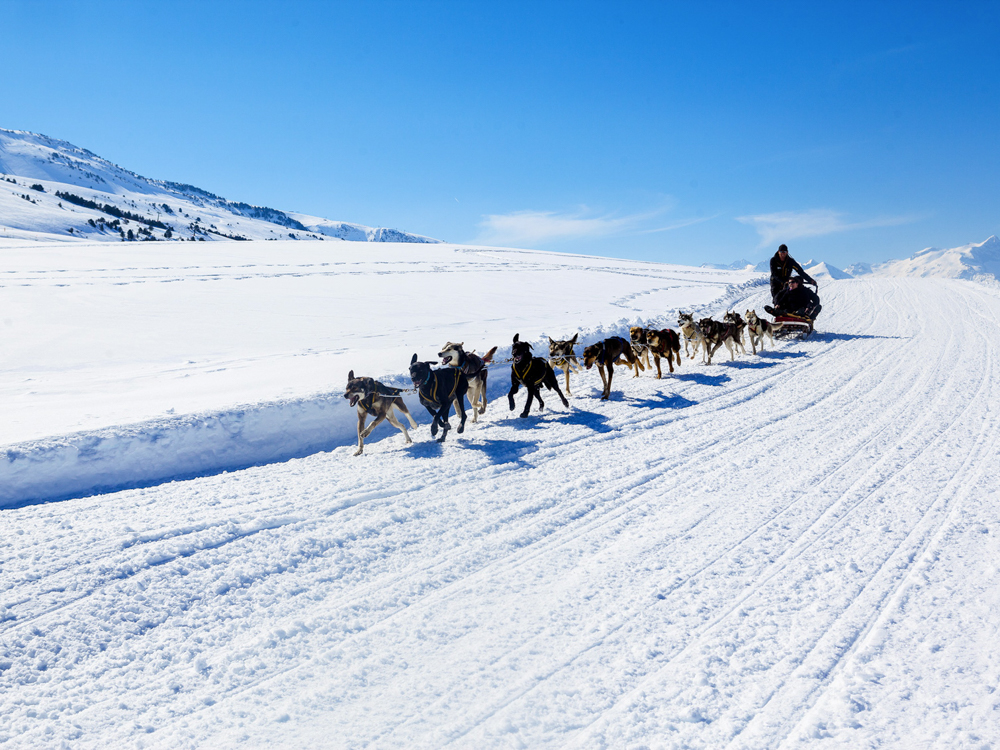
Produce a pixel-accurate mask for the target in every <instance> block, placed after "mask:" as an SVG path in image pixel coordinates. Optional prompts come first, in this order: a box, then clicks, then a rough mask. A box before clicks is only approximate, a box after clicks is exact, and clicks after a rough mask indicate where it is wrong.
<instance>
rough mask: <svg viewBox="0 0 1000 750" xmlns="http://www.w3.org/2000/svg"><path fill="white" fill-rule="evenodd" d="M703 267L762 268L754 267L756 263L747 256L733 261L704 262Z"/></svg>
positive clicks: (739, 269) (726, 269)
mask: <svg viewBox="0 0 1000 750" xmlns="http://www.w3.org/2000/svg"><path fill="white" fill-rule="evenodd" d="M701 268H710V269H712V270H713V271H747V270H760V269H756V268H754V264H753V263H751V262H750V261H748V260H747V259H746V258H740V259H739V260H736V261H733V262H732V263H702V264H701Z"/></svg>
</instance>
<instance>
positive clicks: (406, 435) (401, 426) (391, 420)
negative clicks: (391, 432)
mask: <svg viewBox="0 0 1000 750" xmlns="http://www.w3.org/2000/svg"><path fill="white" fill-rule="evenodd" d="M393 412H394V407H393V406H390V407H389V412H388V413H387V414H386V415H385V418H386V419H388V420H389V424H391V425H392V426H393V427H395V428H397V429H399V430H402V432H403V437H404V438H405V439H406V443H407V445H409V444H410V443H412V442H413V441H412V440H410V433H408V432H407V431H406V425H405V424H403V423H402V422H400V421H399V420H398V419H396V415H395V414H394V413H393Z"/></svg>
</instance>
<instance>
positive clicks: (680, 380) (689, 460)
mask: <svg viewBox="0 0 1000 750" xmlns="http://www.w3.org/2000/svg"><path fill="white" fill-rule="evenodd" d="M763 302H764V299H763V296H762V294H761V293H760V292H758V293H756V294H755V295H753V296H751V297H750V299H748V300H747V301H746V307H750V306H754V307H756V308H757V309H761V308H762V306H763ZM823 303H824V315H823V317H822V318H821V320H820V321H819V323H820V325H819V326H818V330H817V333H816V334H814V336H813V337H811V338H810V339H809V340H808V341H805V342H791V343H785V344H779V346H778V348H777V349H776V350H775V349H771V348H768V349H767V350H766V351H765V352H764V354H763V355H762V356H759V357H753V356H747V357H741V358H739V359H737V360H736V361H735V362H732V363H731V362H728V361H726V359H725V357H723V356H721V355H719V356H717V358H716V362H717V364H716V365H713V366H712V367H703V366H700V365H693V364H692V363H691V362H690V361H689V360H685V361H684V364H683V366H682V367H681V369H680V370H679V372H678V373H677V374H676V375H674V376H672V377H669V376H668V377H666V378H664V380H662V381H656V380H654V379H652V378H650V377H649V376H648V374H646V375H645V376H644V377H642V378H640V379H637V380H636V379H632V378H631V377H629V376H628V375H627V374H626V370H625V369H624V368H620V369H619V371H618V377H617V378H616V380H615V387H614V391H615V395H614V396H613V399H612V400H611V401H610V402H606V403H602V402H600V401H598V395H599V390H600V381H599V379H598V378H597V376H596V374H594V373H588V374H586V375H584V376H582V377H579V376H574V377H573V380H572V389H573V394H574V397H573V398H572V399H571V402H570V403H571V408H570V409H569V410H565V409H562V408H561V406H560V405H559V404H558V399H557V398H555V397H554V395H553V397H552V398H551V399H550V398H547V399H546V402H547V404H548V406H549V408H548V409H547V410H546V411H545V412H544V413H542V414H541V415H539V416H535V415H534V414H533V415H532V416H531V417H530V418H528V419H524V420H520V419H516V418H514V417H512V416H510V413H509V412H508V411H507V408H506V403H504V402H503V401H502V400H497V401H494V402H493V403H492V404H491V406H490V408H489V410H488V411H487V414H486V415H485V417H484V418H483V419H482V420H481V421H480V423H479V424H478V425H471V424H470V425H469V426H468V429H467V431H466V433H465V434H464V435H462V436H457V435H455V434H454V432H453V433H452V435H451V436H450V437H449V440H448V442H447V443H446V444H444V445H439V444H437V443H433V442H430V441H429V435H428V434H427V426H426V423H427V419H426V415H424V414H418V419H420V421H421V423H422V426H421V428H420V429H419V430H418V431H417V432H416V433H415V435H414V438H415V440H416V441H417V442H416V443H415V444H414V445H413V446H410V447H404V446H403V445H402V442H401V438H400V437H398V433H397V432H396V431H395V430H394V429H393V428H389V427H387V426H383V427H380V428H379V431H378V432H376V433H375V435H374V436H373V437H375V438H376V441H375V442H368V443H367V444H366V446H365V456H364V457H362V458H359V459H352V458H351V455H350V454H351V453H352V452H353V450H354V446H353V445H352V446H348V447H341V448H337V449H336V450H334V451H332V452H329V453H321V454H316V455H312V456H309V457H306V458H302V459H297V460H292V461H289V462H287V463H283V464H277V465H271V466H263V467H257V468H252V469H247V470H245V471H240V472H235V473H231V474H224V475H218V476H212V477H205V478H201V479H194V480H190V481H186V482H174V483H170V484H165V485H160V486H155V487H150V488H146V489H138V490H130V491H126V492H120V493H116V494H110V495H101V496H95V497H90V498H85V499H80V500H71V501H66V502H61V503H50V504H45V505H38V506H31V507H25V508H20V509H16V510H8V511H4V512H3V513H2V518H3V522H4V528H5V533H4V536H5V542H6V544H5V545H4V548H3V558H2V566H3V567H2V575H3V579H4V586H3V590H4V592H5V594H4V596H5V598H4V600H3V606H2V607H0V647H2V662H0V685H2V686H3V690H2V695H3V698H2V709H3V710H2V711H0V743H3V742H7V743H8V744H9V745H11V746H24V747H28V746H56V745H58V744H59V743H60V742H62V741H65V742H68V743H70V744H72V746H74V747H96V746H108V745H112V746H122V745H123V743H131V744H132V745H135V746H139V745H140V743H141V744H142V746H144V747H171V748H177V747H208V746H237V745H244V746H261V747H263V746H268V747H271V746H284V747H306V746H312V747H316V746H323V747H345V748H346V747H352V748H353V747H411V748H447V747H454V748H466V747H531V748H543V747H560V748H562V747H580V748H593V747H608V748H611V747H668V748H673V747H676V748H687V747H698V748H726V747H728V748H762V747H798V746H808V747H810V748H812V747H816V746H825V745H830V746H838V747H870V746H876V745H879V746H890V747H915V746H931V745H935V746H941V747H980V746H990V745H992V744H993V743H996V742H998V741H1000V730H998V727H1000V722H998V721H997V718H998V717H997V714H998V710H1000V708H998V703H1000V699H998V698H997V694H996V693H995V689H996V686H997V684H998V681H1000V658H998V657H997V655H996V649H995V643H996V637H997V631H998V625H1000V618H998V615H997V614H996V613H997V612H998V611H1000V608H998V605H1000V593H998V590H997V587H996V585H995V579H996V573H997V571H996V565H997V562H996V561H997V560H1000V541H998V538H1000V503H998V500H1000V477H998V472H997V471H996V466H997V465H1000V418H998V416H1000V415H998V405H1000V380H998V377H997V376H998V372H997V363H998V354H1000V296H997V295H996V294H995V293H994V292H992V291H990V290H986V289H984V288H982V287H978V286H976V285H974V284H972V283H968V282H947V281H932V280H908V279H907V280H892V279H888V280H865V281H846V282H838V283H835V284H831V285H828V287H827V288H826V289H824V295H823ZM737 309H739V310H740V311H742V310H743V309H744V307H743V306H738V307H737ZM500 379H503V378H502V377H501V378H500ZM561 382H562V380H561V378H560V383H561ZM524 397H525V396H524V393H523V391H522V393H521V394H519V398H518V403H519V405H520V404H521V403H523V399H524ZM414 411H415V412H416V409H415V410H414ZM515 413H516V412H515Z"/></svg>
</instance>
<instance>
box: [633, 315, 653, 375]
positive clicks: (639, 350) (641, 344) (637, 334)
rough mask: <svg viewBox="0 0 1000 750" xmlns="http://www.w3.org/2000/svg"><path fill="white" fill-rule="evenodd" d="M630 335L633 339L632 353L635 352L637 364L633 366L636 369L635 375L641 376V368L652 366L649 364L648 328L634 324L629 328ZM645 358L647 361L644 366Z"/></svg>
mask: <svg viewBox="0 0 1000 750" xmlns="http://www.w3.org/2000/svg"><path fill="white" fill-rule="evenodd" d="M628 335H629V337H630V338H631V339H632V353H633V354H635V361H636V366H635V367H634V368H633V369H634V370H635V375H634V376H633V377H636V378H637V377H639V370H645V369H646V367H650V364H649V342H648V341H647V340H646V329H645V328H643V327H642V326H632V327H631V328H629V329H628ZM643 360H645V361H646V366H645V367H643V365H642V363H643Z"/></svg>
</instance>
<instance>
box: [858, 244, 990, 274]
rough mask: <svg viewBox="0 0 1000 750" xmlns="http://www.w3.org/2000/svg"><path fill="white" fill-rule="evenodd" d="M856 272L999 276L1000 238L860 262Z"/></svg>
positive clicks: (931, 248) (930, 248) (929, 248)
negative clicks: (906, 255) (870, 261)
mask: <svg viewBox="0 0 1000 750" xmlns="http://www.w3.org/2000/svg"><path fill="white" fill-rule="evenodd" d="M852 269H853V272H854V275H855V276H857V275H863V274H865V273H871V274H873V275H875V276H916V277H923V278H946V279H973V278H976V277H977V276H983V275H989V276H993V277H994V278H1000V240H998V239H997V237H996V235H993V236H990V237H989V238H987V239H986V240H984V241H983V242H978V243H970V244H968V245H962V246H961V247H953V248H950V249H947V250H941V249H939V248H936V247H928V248H926V249H924V250H921V251H920V252H917V253H914V254H913V255H911V256H910V257H909V258H905V259H903V260H890V261H886V262H885V263H877V264H874V265H868V264H857V266H855V267H852Z"/></svg>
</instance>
